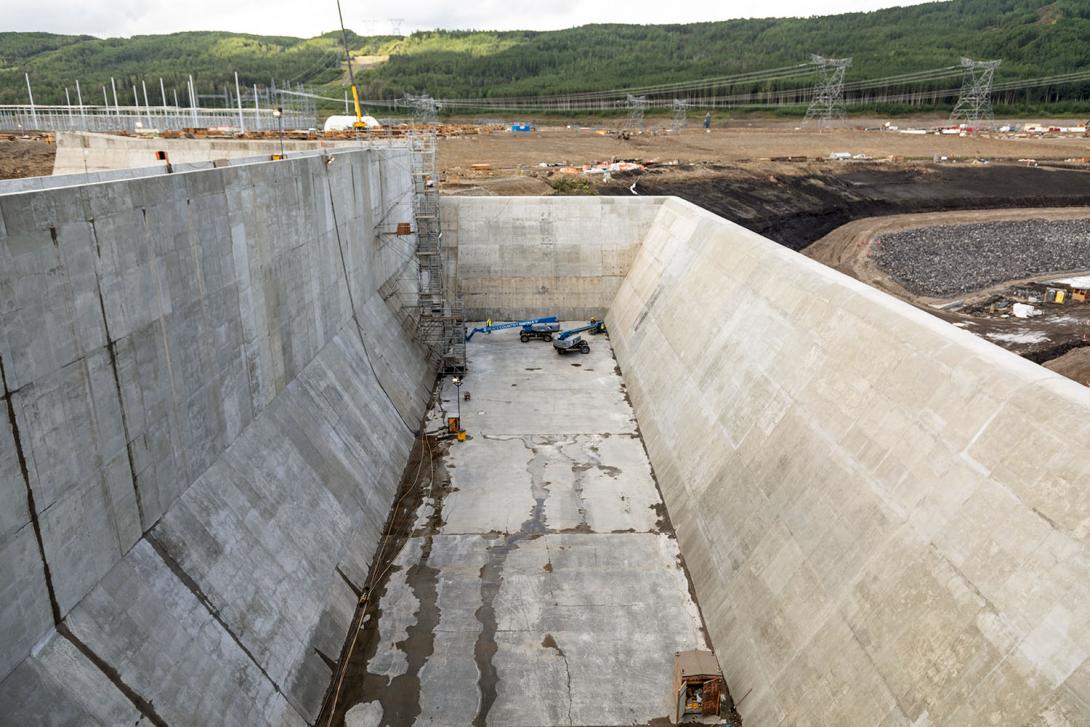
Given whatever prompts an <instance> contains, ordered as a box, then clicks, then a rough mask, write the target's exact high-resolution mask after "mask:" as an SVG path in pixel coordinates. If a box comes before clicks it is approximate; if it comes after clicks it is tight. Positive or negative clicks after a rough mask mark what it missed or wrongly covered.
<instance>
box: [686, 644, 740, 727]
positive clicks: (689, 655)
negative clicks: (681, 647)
mask: <svg viewBox="0 0 1090 727" xmlns="http://www.w3.org/2000/svg"><path fill="white" fill-rule="evenodd" d="M726 691H727V690H726V682H725V681H724V680H723V672H722V670H721V669H720V668H719V660H718V659H716V658H715V654H713V653H712V652H710V651H695V650H694V651H679V652H677V653H676V654H675V655H674V698H675V700H676V703H677V713H676V714H675V715H674V721H675V722H677V723H678V724H686V723H693V722H696V723H708V722H710V723H712V724H717V723H719V719H718V718H719V717H721V716H722V711H723V710H722V704H723V699H724V697H725V696H726ZM708 718H714V719H712V720H709V719H708Z"/></svg>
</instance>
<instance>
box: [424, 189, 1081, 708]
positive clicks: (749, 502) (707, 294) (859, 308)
mask: <svg viewBox="0 0 1090 727" xmlns="http://www.w3.org/2000/svg"><path fill="white" fill-rule="evenodd" d="M602 202H603V201H602V200H595V199H578V200H573V199H548V200H535V201H533V202H532V203H531V204H529V205H527V206H525V207H523V206H522V205H521V204H519V201H518V200H515V199H503V198H470V199H450V200H446V201H445V203H444V204H445V207H444V212H445V213H446V215H447V216H446V220H448V222H447V224H448V229H449V225H450V224H451V222H450V221H451V220H452V219H453V223H454V224H456V225H457V230H456V238H454V239H456V240H457V241H458V263H459V270H460V274H461V279H460V280H459V284H460V286H461V290H462V292H463V294H464V295H465V296H466V300H467V305H468V307H469V309H470V310H471V311H474V312H475V314H476V316H477V317H492V318H495V319H497V320H500V319H506V318H514V317H520V316H523V315H528V314H541V313H552V312H557V314H558V315H560V316H561V317H565V318H566V317H572V318H576V317H587V316H589V315H595V314H596V312H597V311H600V310H604V309H607V308H608V311H609V312H608V314H607V322H608V324H609V329H610V337H611V340H612V344H613V347H614V350H615V352H616V355H617V359H618V361H619V363H620V366H621V369H622V371H623V373H624V378H625V382H626V386H627V390H628V393H629V396H630V397H631V401H632V404H633V406H634V408H635V411H636V415H637V419H638V421H639V423H640V427H641V431H642V434H643V438H644V441H645V444H646V446H647V450H648V453H649V455H650V459H651V462H652V464H653V466H654V468H655V472H656V476H657V478H658V482H659V484H660V487H661V489H662V492H663V495H664V498H665V501H666V504H667V507H668V508H669V512H670V516H671V519H672V521H673V524H674V527H675V529H676V531H677V534H678V539H679V543H680V546H681V550H682V553H683V554H684V556H685V559H686V562H687V564H688V567H689V569H690V573H691V576H692V579H693V583H694V587H695V589H696V593H697V596H698V598H699V601H700V603H701V606H702V610H703V613H704V617H705V620H706V622H707V626H708V629H709V632H710V635H711V637H712V640H713V643H714V645H715V648H716V650H717V652H718V655H719V660H720V663H721V664H722V666H723V668H724V670H725V672H726V676H727V679H728V683H729V684H730V687H731V690H732V693H733V696H734V698H735V699H736V700H738V701H739V702H740V711H741V713H742V715H743V717H745V718H747V719H748V720H749V723H750V724H757V725H766V724H827V725H848V724H850V725H879V724H880V725H910V724H913V725H924V724H931V725H966V724H991V723H994V722H995V720H999V722H1000V723H1003V724H1041V725H1044V724H1048V725H1085V724H1088V723H1090V661H1088V655H1090V488H1088V487H1087V483H1088V482H1090V458H1088V457H1087V456H1086V453H1087V452H1088V451H1090V392H1088V391H1087V390H1086V389H1085V388H1083V387H1080V386H1078V385H1077V384H1075V383H1073V382H1071V381H1069V380H1067V379H1064V378H1062V377H1059V376H1057V375H1055V374H1053V373H1052V372H1049V371H1047V370H1045V369H1043V368H1041V367H1039V366H1037V365H1035V364H1031V363H1029V362H1027V361H1025V360H1023V359H1021V358H1019V357H1017V356H1015V355H1013V354H1010V353H1008V352H1006V351H1003V350H1002V349H1000V348H998V347H996V346H994V345H992V344H990V343H987V342H985V341H983V340H981V339H979V338H977V337H976V336H973V335H971V334H969V333H967V332H965V331H961V330H959V329H957V328H955V327H952V326H950V325H948V324H946V323H944V322H942V321H940V320H938V319H936V318H934V317H932V316H930V315H928V314H926V313H924V312H922V311H919V310H917V309H915V308H913V307H911V306H909V305H907V304H905V303H902V302H900V301H898V300H896V299H894V298H892V297H890V296H888V295H885V294H883V293H881V292H879V291H876V290H874V289H872V288H869V287H868V286H866V285H863V284H861V283H859V282H857V281H855V280H853V279H851V278H848V277H846V276H844V275H842V274H840V273H837V272H835V271H833V270H831V269H829V268H826V267H824V266H822V265H820V264H818V263H815V262H814V261H812V260H809V259H807V258H805V257H803V256H801V255H798V254H797V253H794V252H791V251H789V250H787V249H785V248H783V247H781V246H779V245H777V244H775V243H773V242H771V241H769V240H767V239H765V238H762V237H760V236H759V235H756V234H754V233H751V232H748V231H746V230H744V229H743V228H741V227H738V226H737V225H734V224H731V223H729V222H727V221H725V220H723V219H721V218H719V217H716V216H715V215H713V214H710V213H708V212H706V211H704V210H701V209H699V208H697V207H695V206H693V205H691V204H688V203H685V202H682V201H680V200H676V199H668V200H664V199H661V198H660V199H648V198H639V199H631V200H628V199H626V200H624V202H623V206H617V207H608V206H604V205H603V204H602ZM618 202H620V200H618ZM587 218H590V219H602V220H603V222H602V227H601V228H596V229H600V230H601V232H600V233H599V234H587V229H588V225H587V223H586V219H587ZM610 229H616V230H619V231H620V233H621V234H620V235H619V236H618V237H617V238H614V239H609V230H610ZM603 238H604V239H605V240H606V241H605V242H604V243H603V242H602V240H603ZM450 242H451V241H449V240H448V244H450ZM558 242H559V244H560V245H561V246H563V245H568V246H570V247H569V248H568V249H567V250H565V251H564V252H563V253H560V251H559V249H558V247H557V246H558ZM603 244H604V245H605V246H606V247H607V249H608V250H609V254H610V255H613V254H614V253H616V254H617V257H615V258H613V259H614V260H616V261H617V266H616V267H615V268H613V269H612V272H613V273H614V274H615V276H616V277H617V278H618V279H619V281H623V282H618V284H617V285H616V286H614V285H613V281H611V280H605V281H603V280H597V279H595V278H594V276H595V275H596V274H597V273H598V271H600V270H601V269H602V268H600V267H598V266H599V264H600V261H601V260H602V259H603V256H604V254H605V251H604V250H603V247H602V246H603ZM558 260H563V261H564V263H563V270H564V271H565V272H566V273H567V274H566V275H558V274H556V273H555V270H557V267H556V266H557V265H558V262H557V261H558ZM584 276H585V277H584ZM614 290H616V291H617V294H616V296H615V298H612V296H613V291H614Z"/></svg>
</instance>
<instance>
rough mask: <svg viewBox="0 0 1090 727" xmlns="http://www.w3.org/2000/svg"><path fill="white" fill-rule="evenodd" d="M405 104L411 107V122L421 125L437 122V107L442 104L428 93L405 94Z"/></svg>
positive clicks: (440, 106)
mask: <svg viewBox="0 0 1090 727" xmlns="http://www.w3.org/2000/svg"><path fill="white" fill-rule="evenodd" d="M405 105H406V106H408V107H409V108H410V109H412V112H413V124H415V125H418V126H421V125H427V124H436V123H438V122H439V109H441V108H442V107H443V105H442V104H441V103H440V102H439V101H436V100H435V99H434V98H432V97H431V96H429V95H428V94H426V93H425V94H424V95H422V96H413V95H412V94H405Z"/></svg>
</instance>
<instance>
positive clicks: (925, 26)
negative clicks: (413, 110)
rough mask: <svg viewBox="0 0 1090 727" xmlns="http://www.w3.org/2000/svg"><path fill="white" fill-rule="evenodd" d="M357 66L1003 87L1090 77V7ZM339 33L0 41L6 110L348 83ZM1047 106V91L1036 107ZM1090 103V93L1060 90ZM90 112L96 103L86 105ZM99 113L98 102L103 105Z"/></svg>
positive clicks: (379, 79) (455, 84)
mask: <svg viewBox="0 0 1090 727" xmlns="http://www.w3.org/2000/svg"><path fill="white" fill-rule="evenodd" d="M349 40H350V45H351V46H352V50H353V55H369V56H379V57H385V56H388V59H386V60H383V61H381V62H377V63H372V64H370V65H368V66H367V67H366V69H365V70H364V71H362V73H361V74H360V76H361V79H362V83H363V86H364V88H363V91H364V95H365V97H367V98H396V97H399V96H401V95H403V94H404V93H406V92H409V93H421V92H427V93H429V94H431V95H433V96H436V97H478V96H480V97H489V96H490V97H496V96H510V95H541V94H553V93H565V92H571V91H585V90H597V89H610V88H622V87H630V86H639V85H647V84H654V83H665V82H674V81H683V80H689V79H696V78H703V77H708V76H721V75H726V74H732V73H736V72H740V71H748V70H758V69H764V68H770V67H777V66H783V65H787V64H794V63H799V62H802V61H805V60H806V59H807V58H808V57H809V55H810V54H811V53H821V54H824V55H827V56H853V57H854V59H855V61H854V64H853V66H852V68H851V70H850V78H851V79H853V80H865V79H871V78H876V77H883V76H888V75H892V74H897V73H904V72H909V71H916V70H923V69H930V68H935V67H941V66H949V65H952V64H956V63H957V62H958V59H959V58H960V57H962V56H970V57H974V58H1001V59H1003V65H1002V66H1001V68H1000V71H999V73H998V74H997V80H999V79H1017V78H1026V77H1037V76H1046V75H1051V74H1056V73H1063V72H1069V71H1075V70H1080V69H1090V0H1056V1H1055V2H1051V3H1049V2H1045V0H952V1H951V2H939V3H929V4H925V5H917V6H913V7H906V8H892V9H887V10H878V11H874V12H869V13H851V14H845V15H836V16H825V17H813V18H789V19H768V20H733V21H725V22H714V23H696V24H688V25H660V26H640V25H588V26H583V27H579V28H572V29H568V30H561V31H550V32H530V31H512V32H475V31H433V32H417V33H414V34H413V35H411V36H408V37H404V38H402V37H370V38H364V37H361V36H358V35H356V34H354V33H350V34H349ZM339 41H340V35H339V33H327V34H324V35H321V36H318V37H316V38H310V39H299V38H290V37H268V36H253V35H241V34H234V33H224V32H191V33H178V34H173V35H161V36H135V37H132V38H127V39H119V38H110V39H97V38H91V37H87V36H58V35H51V34H46V33H0V102H2V103H18V102H24V101H25V100H26V89H25V86H24V82H23V73H24V72H27V73H29V74H30V76H31V80H32V82H33V84H34V89H35V96H36V98H35V100H36V101H38V102H39V103H56V102H61V101H63V99H64V88H65V87H69V88H72V89H74V84H75V81H76V79H79V80H80V82H81V85H82V86H83V88H84V89H89V91H87V92H85V93H87V94H90V93H97V94H98V96H99V97H101V86H102V85H103V84H109V79H110V77H111V76H113V77H115V78H116V79H117V81H118V86H119V89H127V88H131V86H132V85H133V84H134V83H137V84H138V83H139V81H140V80H146V81H148V85H149V87H151V86H153V85H154V86H156V87H157V86H158V79H159V78H160V77H162V78H164V79H165V82H166V84H167V87H168V88H170V87H172V86H177V87H178V88H184V87H185V77H186V75H187V74H192V75H193V77H194V79H195V80H196V84H197V86H198V87H199V88H200V89H201V90H202V92H204V93H209V94H214V93H222V89H223V88H224V87H225V86H228V85H230V86H231V87H232V88H233V83H234V77H233V73H234V72H235V71H238V73H239V74H240V77H241V79H242V82H243V83H244V84H246V85H250V84H253V83H258V84H261V85H266V84H268V83H269V82H270V81H271V80H274V79H275V80H276V81H277V82H278V83H280V82H285V81H286V82H292V83H300V82H301V83H306V84H308V85H312V86H323V87H324V88H323V89H321V90H322V92H324V93H328V94H331V95H335V96H339V95H340V93H341V92H340V90H339V89H340V87H341V85H343V83H344V75H345V74H344V63H343V53H342V52H340V45H339ZM1048 93H1050V92H1049V91H1048V90H1047V89H1045V90H1042V91H1041V94H1048ZM1065 93H1066V94H1067V95H1065V98H1072V97H1073V98H1078V97H1079V96H1080V95H1081V97H1082V98H1086V97H1088V96H1090V87H1086V88H1084V89H1078V88H1076V89H1074V90H1072V89H1070V88H1068V89H1065ZM92 98H93V97H92ZM99 100H100V99H99Z"/></svg>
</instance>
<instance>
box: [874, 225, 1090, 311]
mask: <svg viewBox="0 0 1090 727" xmlns="http://www.w3.org/2000/svg"><path fill="white" fill-rule="evenodd" d="M871 258H872V259H873V260H874V262H875V264H876V265H877V266H878V268H879V269H881V270H882V271H883V272H885V273H886V274H888V275H889V276H891V277H892V278H893V279H894V280H896V281H897V282H898V283H900V284H901V285H903V286H904V287H905V288H906V289H907V290H909V291H911V292H912V293H915V294H916V295H927V296H934V297H940V298H946V297H952V296H957V295H960V294H963V293H969V292H972V291H975V290H980V289H982V288H986V287H988V286H989V285H994V284H996V283H1002V282H1005V281H1008V280H1018V279H1020V278H1027V277H1032V276H1035V275H1043V274H1045V273H1052V272H1067V271H1082V270H1090V220H1042V219H1026V220H1014V221H1009V222H988V223H972V224H965V225H936V226H934V227H919V228H916V229H913V230H905V231H903V232H896V233H892V234H889V235H884V236H882V237H881V238H880V239H878V240H875V242H874V243H873V245H872V248H871Z"/></svg>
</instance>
